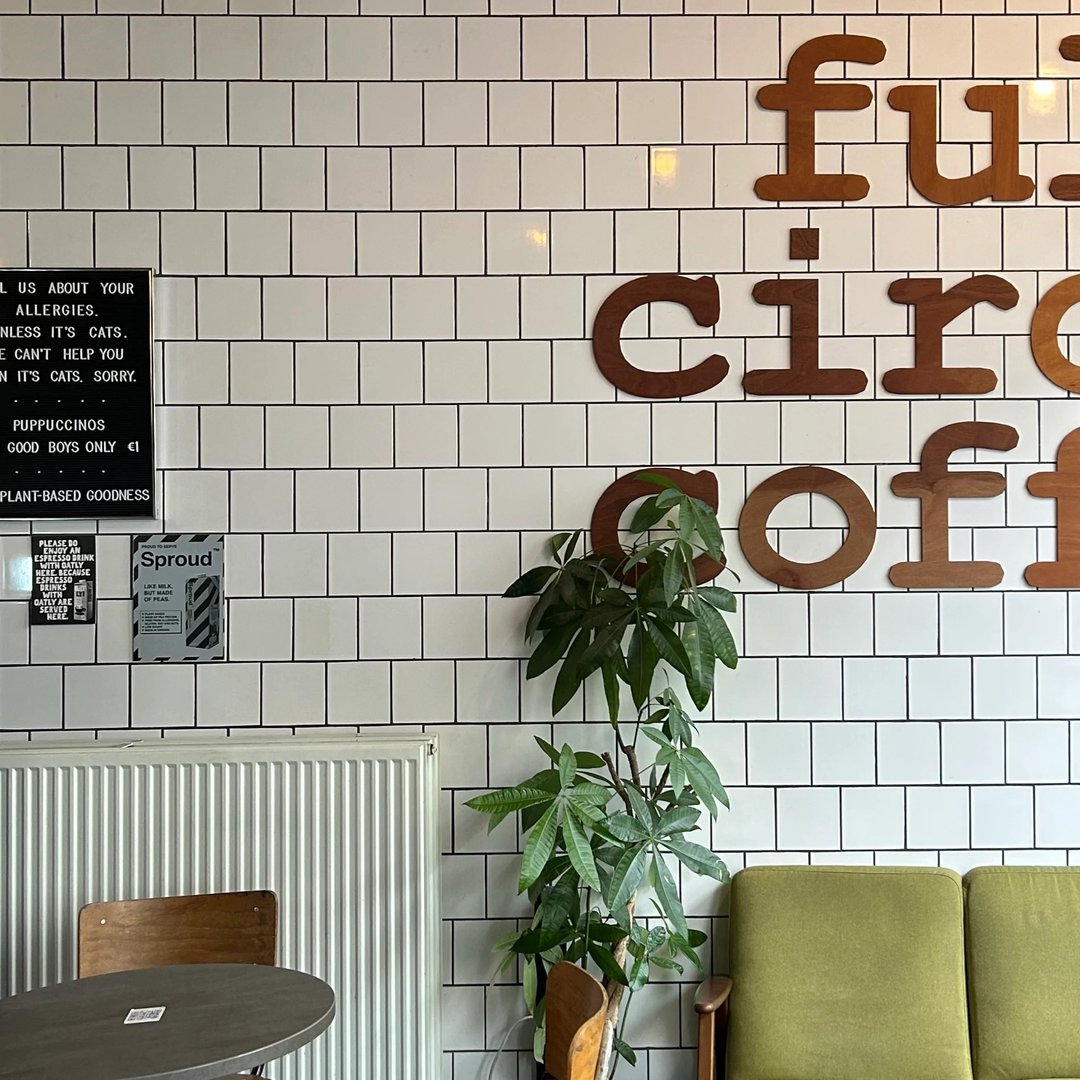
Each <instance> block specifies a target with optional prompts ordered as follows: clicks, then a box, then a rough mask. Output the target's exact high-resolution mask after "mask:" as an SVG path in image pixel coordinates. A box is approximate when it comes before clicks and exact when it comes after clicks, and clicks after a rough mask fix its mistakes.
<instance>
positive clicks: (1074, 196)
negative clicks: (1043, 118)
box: [1050, 34, 1080, 202]
mask: <svg viewBox="0 0 1080 1080" xmlns="http://www.w3.org/2000/svg"><path fill="white" fill-rule="evenodd" d="M1058 52H1059V53H1060V54H1061V57H1062V59H1064V60H1080V34H1070V35H1069V36H1068V37H1064V38H1062V39H1061V42H1060V43H1059V44H1058ZM1050 194H1051V195H1052V196H1053V197H1054V198H1055V199H1061V200H1062V201H1063V202H1076V201H1077V200H1078V199H1080V173H1064V174H1063V175H1062V176H1055V177H1054V179H1053V180H1051V181H1050Z"/></svg>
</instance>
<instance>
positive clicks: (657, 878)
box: [652, 854, 686, 937]
mask: <svg viewBox="0 0 1080 1080" xmlns="http://www.w3.org/2000/svg"><path fill="white" fill-rule="evenodd" d="M652 868H653V883H654V885H655V888H656V897H657V899H658V900H659V901H660V908H661V910H662V911H663V912H664V914H665V915H666V916H667V918H668V921H669V922H670V923H671V924H672V926H674V927H675V930H676V931H677V932H678V933H679V934H682V936H683V937H685V936H686V915H685V913H684V912H683V906H682V901H681V900H680V899H679V890H678V887H677V886H676V884H675V879H674V877H672V876H671V871H670V870H669V869H668V866H667V863H666V862H664V857H663V856H662V855H660V854H656V855H654V856H653V861H652Z"/></svg>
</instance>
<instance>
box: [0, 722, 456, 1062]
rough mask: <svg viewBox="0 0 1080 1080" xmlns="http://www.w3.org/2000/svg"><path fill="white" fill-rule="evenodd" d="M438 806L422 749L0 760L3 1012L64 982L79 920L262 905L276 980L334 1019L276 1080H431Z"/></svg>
mask: <svg viewBox="0 0 1080 1080" xmlns="http://www.w3.org/2000/svg"><path fill="white" fill-rule="evenodd" d="M313 744H314V745H313ZM437 805H438V780H437V776H436V769H435V757H434V743H433V740H431V739H430V738H428V737H419V736H418V737H415V738H408V737H406V738H401V739H397V740H389V739H381V738H380V739H364V738H361V739H352V740H347V741H346V740H341V741H336V740H335V741H330V740H328V739H319V740H312V739H297V740H295V741H292V740H288V741H286V740H274V741H273V742H271V741H269V740H260V741H259V742H258V743H254V742H241V741H240V740H228V742H227V743H224V744H223V743H220V742H218V743H213V744H206V745H203V746H198V745H195V744H190V743H185V744H183V746H179V747H178V746H175V745H173V746H169V745H168V744H163V743H159V744H157V745H156V746H153V747H149V748H148V747H145V746H140V747H134V748H120V747H115V746H113V747H103V746H101V745H100V744H96V745H93V746H90V745H82V746H79V747H67V748H61V747H56V748H50V749H46V750H38V749H27V750H12V749H9V748H6V747H5V749H4V751H3V753H2V757H0V997H6V996H9V995H11V994H14V993H18V992H20V991H23V990H30V989H33V988H35V987H39V986H45V985H48V984H50V983H55V982H59V981H61V980H64V979H71V978H74V977H75V972H76V928H77V915H78V911H79V909H80V908H81V907H82V906H83V905H84V904H87V903H91V902H93V901H98V900H117V899H138V898H142V897H147V896H165V895H177V894H183V893H198V892H218V891H229V890H233V889H273V890H274V891H275V892H277V894H278V897H279V913H280V928H279V946H278V953H279V963H281V964H282V965H283V966H286V967H293V968H298V969H300V970H302V971H307V972H310V973H311V974H313V975H317V976H319V977H320V978H322V979H325V980H326V981H327V982H328V983H330V985H331V986H333V987H334V990H335V992H336V993H337V1001H338V1015H337V1019H336V1020H335V1022H334V1024H333V1025H331V1027H330V1030H329V1031H328V1032H327V1033H326V1034H325V1035H323V1036H322V1037H321V1038H320V1039H319V1040H318V1041H317V1042H316V1043H315V1044H313V1045H311V1046H308V1047H306V1048H304V1049H302V1050H300V1051H298V1052H297V1053H295V1054H293V1055H291V1056H290V1057H289V1058H287V1059H285V1060H283V1061H281V1062H279V1063H276V1064H275V1065H274V1068H273V1070H272V1075H273V1076H274V1077H275V1080H346V1078H356V1080H434V1078H435V1077H437V1076H438V1075H439V1074H440V1068H439V1045H440V1043H439V1024H438V995H439V954H440V950H439V945H438V934H439V922H438V880H437V878H438V839H437V827H436V813H437Z"/></svg>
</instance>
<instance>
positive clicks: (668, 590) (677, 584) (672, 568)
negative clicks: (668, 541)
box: [664, 546, 683, 606]
mask: <svg viewBox="0 0 1080 1080" xmlns="http://www.w3.org/2000/svg"><path fill="white" fill-rule="evenodd" d="M682 586H683V553H682V548H681V547H679V546H675V547H673V548H672V549H671V551H670V552H669V553H668V557H667V561H666V562H665V563H664V599H665V600H666V601H667V603H668V605H669V606H670V605H671V604H674V603H675V598H676V597H677V596H678V595H679V590H680V589H681V588H682Z"/></svg>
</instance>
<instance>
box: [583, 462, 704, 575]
mask: <svg viewBox="0 0 1080 1080" xmlns="http://www.w3.org/2000/svg"><path fill="white" fill-rule="evenodd" d="M648 473H654V474H655V475H657V476H663V477H666V478H667V479H668V480H674V481H676V483H678V485H679V487H680V488H682V490H683V491H685V492H686V494H687V495H691V496H693V498H695V499H700V500H701V501H702V502H704V503H708V505H709V506H711V507H712V508H713V509H714V510H716V509H717V508H718V507H719V505H720V489H719V487H718V485H717V483H716V474H715V473H711V472H708V471H706V470H702V471H701V472H696V473H691V472H685V471H684V470H683V469H638V470H637V471H636V472H632V473H627V474H626V475H625V476H620V477H619V479H618V480H616V481H615V482H614V483H613V484H609V485H608V487H607V489H606V490H605V491H604V493H603V495H601V496H600V498H599V499H598V500H597V503H596V506H595V507H594V508H593V515H592V524H591V526H590V530H591V536H592V546H593V550H594V551H599V552H601V553H603V554H606V555H611V556H613V557H614V558H616V559H620V560H622V559H625V558H626V550H625V549H624V548H623V546H622V544H621V543H620V542H619V519H620V518H621V517H622V515H623V512H624V511H625V510H626V508H627V507H628V506H629V505H630V504H631V503H633V502H637V500H638V499H644V498H647V497H648V496H649V495H655V494H656V493H657V492H658V491H660V490H661V489H660V488H658V487H657V486H656V485H655V484H650V483H649V482H648V481H647V480H642V479H641V476H642V474H648ZM724 566H725V563H722V562H717V561H716V560H715V559H712V558H710V557H709V556H708V555H699V556H698V557H697V558H696V559H695V560H694V574H695V575H696V577H697V581H698V584H701V583H703V582H706V581H712V579H713V578H714V577H716V576H717V574H719V573H720V571H721V570H723V569H724ZM639 569H640V568H639V567H634V568H632V569H631V570H630V572H629V573H628V574H627V575H626V577H627V579H628V580H630V579H633V580H634V581H636V580H637V575H638V571H639Z"/></svg>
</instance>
